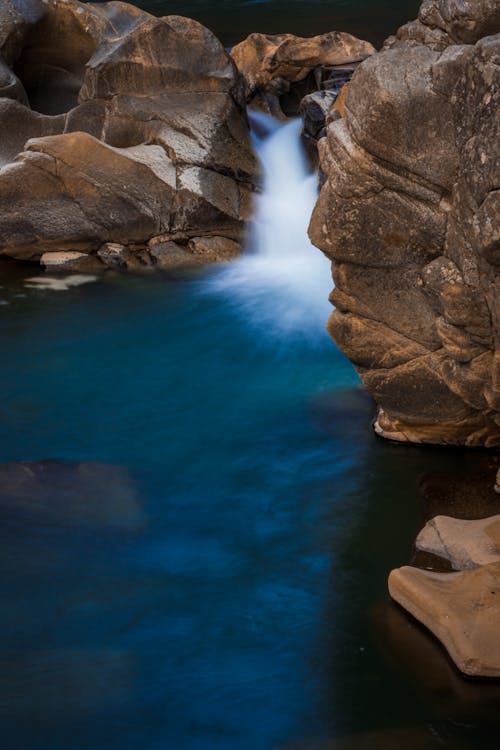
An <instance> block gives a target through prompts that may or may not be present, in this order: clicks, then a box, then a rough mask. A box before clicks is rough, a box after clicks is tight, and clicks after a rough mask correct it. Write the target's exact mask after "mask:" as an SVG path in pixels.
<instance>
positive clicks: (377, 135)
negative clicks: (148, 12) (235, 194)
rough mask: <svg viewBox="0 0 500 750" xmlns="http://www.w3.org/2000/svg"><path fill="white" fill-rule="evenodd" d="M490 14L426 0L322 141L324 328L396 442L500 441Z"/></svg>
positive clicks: (352, 90) (499, 96)
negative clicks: (328, 275)
mask: <svg viewBox="0 0 500 750" xmlns="http://www.w3.org/2000/svg"><path fill="white" fill-rule="evenodd" d="M498 11H499V8H498V3H497V2H495V0H491V2H489V1H488V0H485V1H484V2H464V3H462V2H461V3H458V2H454V0H449V2H448V1H447V0H446V1H445V0H440V2H438V1H437V0H435V1H434V0H430V1H429V2H425V3H424V4H423V6H422V9H421V12H420V17H419V20H417V21H415V22H412V23H410V24H407V25H406V26H404V27H403V28H402V29H400V30H399V31H398V32H397V34H396V35H395V36H394V37H392V38H391V39H390V40H388V42H387V43H386V45H385V47H384V49H383V50H382V51H381V52H379V53H377V54H375V55H373V56H371V57H370V58H369V59H367V60H365V61H364V62H363V63H362V64H361V65H360V66H359V67H358V68H357V70H356V72H355V74H354V76H353V78H352V81H351V82H350V83H349V86H348V87H347V89H346V95H345V107H344V115H345V116H344V117H343V118H340V119H339V118H338V117H336V118H331V117H330V118H329V122H328V125H327V130H326V138H324V139H322V140H321V141H320V149H319V152H320V160H321V167H322V171H323V173H324V174H325V177H326V181H325V183H324V185H323V187H322V190H321V193H320V196H319V199H318V202H317V205H316V208H315V210H314V213H313V217H312V221H311V225H310V236H311V239H312V241H313V242H314V243H315V244H316V245H317V246H318V247H319V248H321V249H322V250H323V252H324V253H325V254H326V255H327V256H328V257H329V258H331V260H332V273H333V278H334V282H335V289H334V291H333V293H332V296H331V300H332V303H333V304H334V305H335V308H336V309H335V310H334V312H333V313H332V316H331V318H330V321H329V323H328V330H329V331H330V334H331V335H332V337H333V338H334V340H335V341H336V342H337V343H338V345H339V346H340V348H341V349H343V350H344V351H345V352H346V354H347V355H348V356H349V357H350V359H351V360H352V361H353V363H354V364H355V366H356V367H357V369H358V372H359V373H360V375H361V378H362V380H363V382H364V384H365V385H366V387H367V388H368V390H369V391H370V392H371V393H372V395H373V396H374V397H375V400H376V402H377V404H378V406H379V412H378V417H377V419H376V421H375V430H376V432H377V433H378V434H379V435H381V436H384V437H387V438H389V439H392V440H396V441H404V442H416V443H437V444H452V445H472V446H487V447H493V446H497V445H499V444H500V306H499V299H500V276H499V273H498V268H499V262H500V256H499V247H500V244H499V243H500V235H499V231H500V199H499V191H498V186H499V180H500V145H499V144H500V119H499V117H498V111H499V106H500V67H499V65H498V61H499V58H500V33H499V32H500V19H499V12H498ZM339 114H340V113H339ZM354 333H355V334H356V335H353V334H354Z"/></svg>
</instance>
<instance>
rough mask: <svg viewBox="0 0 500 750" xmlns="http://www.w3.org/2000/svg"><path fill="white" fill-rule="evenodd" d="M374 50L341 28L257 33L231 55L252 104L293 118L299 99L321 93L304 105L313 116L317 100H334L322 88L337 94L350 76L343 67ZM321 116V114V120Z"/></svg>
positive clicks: (325, 103)
mask: <svg viewBox="0 0 500 750" xmlns="http://www.w3.org/2000/svg"><path fill="white" fill-rule="evenodd" d="M374 52H375V48H374V47H373V46H372V45H371V44H370V43H369V42H365V41H364V40H362V39H358V38H357V37H355V36H352V35H351V34H346V33H344V32H340V31H330V32H328V33H326V34H321V35H320V36H314V37H298V36H294V35H293V34H274V35H273V34H257V33H256V34H250V36H248V37H247V38H246V39H245V40H244V41H243V42H240V44H237V45H236V46H235V47H233V49H232V50H231V56H232V58H233V60H234V62H235V63H236V65H237V67H238V70H239V71H240V73H241V75H242V78H243V81H244V84H245V85H244V93H245V97H246V100H247V102H248V103H249V105H250V106H251V107H253V108H256V109H261V110H264V111H268V112H270V113H271V114H272V115H274V116H277V117H283V116H286V117H289V116H296V115H298V113H299V109H300V105H301V102H302V101H303V99H304V97H306V96H308V95H309V94H311V93H316V92H320V91H324V92H325V93H324V94H323V95H321V96H320V97H316V99H313V100H312V102H311V103H310V104H309V105H307V104H306V109H307V110H308V111H309V110H310V109H312V110H313V111H314V110H316V115H315V116H316V117H317V104H318V102H319V101H320V102H321V105H320V106H321V108H322V109H323V110H326V109H328V107H329V106H330V105H331V104H332V103H333V101H334V99H335V97H334V96H333V95H332V94H329V93H326V92H333V91H334V92H335V94H337V93H338V91H339V90H340V88H341V85H339V84H340V83H345V82H346V80H348V79H349V78H350V76H351V74H352V70H353V69H352V68H348V69H346V68H345V66H346V65H349V66H351V65H356V64H357V63H359V62H360V61H361V60H365V59H366V58H367V57H369V56H370V55H372V54H373V53H374ZM339 68H340V70H339ZM311 119H313V121H314V116H313V117H312V118H311ZM324 119H325V112H323V116H322V120H323V123H324ZM306 132H307V131H306Z"/></svg>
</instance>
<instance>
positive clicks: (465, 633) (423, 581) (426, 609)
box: [389, 561, 500, 677]
mask: <svg viewBox="0 0 500 750" xmlns="http://www.w3.org/2000/svg"><path fill="white" fill-rule="evenodd" d="M389 592H390V594H391V596H392V598H393V599H395V601H397V602H398V604H400V605H401V606H402V607H404V608H405V609H406V610H408V612H410V613H411V614H412V615H413V616H414V617H415V618H416V619H417V620H419V621H420V622H421V623H422V624H423V625H425V626H426V627H427V628H429V630H431V632H432V633H434V635H435V636H436V637H437V638H438V639H439V640H440V641H441V642H442V643H443V645H444V646H445V648H446V650H447V651H448V653H449V655H450V656H451V658H452V659H453V661H454V662H455V664H456V665H457V667H458V668H459V669H460V670H461V671H462V672H464V673H465V674H467V675H469V676H473V677H500V639H499V637H498V623H499V622H500V561H498V562H494V563H490V564H489V565H483V566H482V567H480V568H475V569H474V570H467V571H465V572H460V573H434V572H430V571H424V570H418V569H417V568H411V567H408V566H405V567H402V568H398V569H397V570H393V571H392V572H391V574H390V576H389Z"/></svg>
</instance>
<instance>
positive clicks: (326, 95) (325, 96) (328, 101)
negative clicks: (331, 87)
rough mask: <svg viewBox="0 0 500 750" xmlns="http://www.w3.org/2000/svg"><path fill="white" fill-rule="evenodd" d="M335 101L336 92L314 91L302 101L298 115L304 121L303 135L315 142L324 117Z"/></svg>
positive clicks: (320, 130) (322, 126) (323, 122)
mask: <svg viewBox="0 0 500 750" xmlns="http://www.w3.org/2000/svg"><path fill="white" fill-rule="evenodd" d="M336 99H337V92H336V91H315V92H314V93H312V94H308V95H307V96H305V97H304V98H303V99H302V101H301V103H300V114H301V116H302V119H303V121H304V133H305V134H306V135H307V136H308V137H309V138H311V139H314V140H316V139H317V138H318V137H319V136H320V133H322V131H323V129H324V127H325V122H326V116H327V114H328V112H329V110H330V107H331V106H332V105H333V104H334V103H335V100H336Z"/></svg>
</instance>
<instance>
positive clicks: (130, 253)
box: [97, 242, 154, 271]
mask: <svg viewBox="0 0 500 750" xmlns="http://www.w3.org/2000/svg"><path fill="white" fill-rule="evenodd" d="M97 255H98V256H99V258H100V259H101V261H102V262H103V263H104V264H105V265H106V266H109V268H116V269H121V270H122V271H124V270H130V271H144V270H149V269H151V268H152V267H153V265H154V262H153V260H152V259H151V256H150V254H149V252H148V251H147V250H146V248H145V247H141V246H139V247H134V246H128V247H125V246H124V245H119V244H118V243H113V242H106V243H105V244H104V245H102V247H100V248H99V250H98V251H97Z"/></svg>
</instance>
